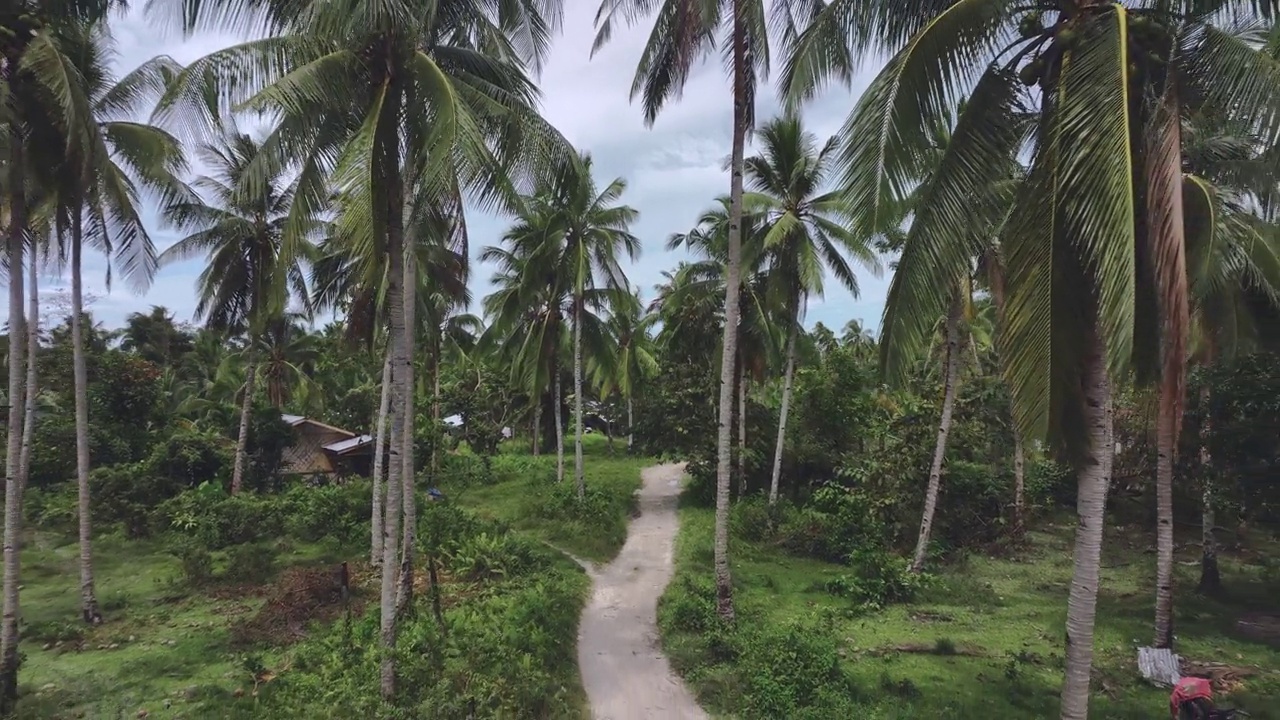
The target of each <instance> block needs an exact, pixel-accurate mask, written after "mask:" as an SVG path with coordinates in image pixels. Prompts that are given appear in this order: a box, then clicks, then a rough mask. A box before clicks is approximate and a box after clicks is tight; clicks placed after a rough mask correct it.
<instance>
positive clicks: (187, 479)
mask: <svg viewBox="0 0 1280 720" xmlns="http://www.w3.org/2000/svg"><path fill="white" fill-rule="evenodd" d="M228 445H229V443H228V441H227V439H226V438H223V437H219V436H218V435H215V434H213V433H210V432H205V431H201V430H178V431H176V432H174V433H173V434H172V435H170V436H169V437H168V438H166V439H164V440H163V441H162V442H159V443H157V444H156V445H155V446H154V447H153V448H152V450H151V454H150V455H149V456H148V457H147V464H148V466H149V467H150V470H151V472H153V473H155V474H156V475H157V476H159V477H162V478H165V479H168V480H170V481H172V482H173V484H174V485H176V486H178V487H183V488H191V487H195V486H196V485H199V484H200V483H202V482H206V481H221V480H224V479H226V478H227V477H229V474H230V470H231V462H232V457H231V451H232V450H233V449H234V448H233V447H228Z"/></svg>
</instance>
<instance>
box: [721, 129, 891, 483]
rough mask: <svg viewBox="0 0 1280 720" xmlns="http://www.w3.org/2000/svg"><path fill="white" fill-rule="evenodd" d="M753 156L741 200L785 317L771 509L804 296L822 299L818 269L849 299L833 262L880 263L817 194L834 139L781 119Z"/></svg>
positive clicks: (841, 211) (844, 277) (839, 198)
mask: <svg viewBox="0 0 1280 720" xmlns="http://www.w3.org/2000/svg"><path fill="white" fill-rule="evenodd" d="M760 143H761V154H759V155H756V156H753V157H750V158H747V160H746V172H747V183H748V185H749V186H750V187H751V190H752V191H753V192H750V193H748V194H747V195H746V197H745V198H744V202H745V203H746V206H747V208H748V210H749V211H750V212H751V213H752V214H762V215H763V216H764V217H763V219H762V220H761V223H762V226H763V227H762V228H761V232H763V233H764V238H763V244H764V247H763V250H764V252H766V253H768V254H769V255H770V256H771V262H773V263H774V264H775V265H776V266H777V269H776V271H775V272H774V273H772V278H773V279H774V280H776V281H777V282H778V288H777V291H776V292H777V293H778V294H779V296H780V301H779V302H780V303H781V305H782V307H783V308H784V312H785V313H786V318H785V319H784V320H783V324H784V327H785V328H786V332H787V346H786V353H785V360H784V362H785V363H786V369H785V370H784V372H783V385H782V406H781V408H780V409H779V412H778V440H777V444H776V446H775V449H774V452H773V474H772V475H771V477H770V481H769V504H770V505H773V504H775V503H777V501H778V480H779V478H780V477H781V475H782V449H783V446H784V444H785V442H786V437H787V410H788V408H789V406H790V404H791V390H792V379H793V377H794V375H795V367H796V337H797V336H798V335H799V334H800V321H801V320H802V319H803V317H804V314H805V309H806V306H807V305H808V300H809V297H810V296H813V295H817V296H819V297H821V296H822V291H823V283H822V274H823V267H824V266H826V267H829V268H830V269H831V271H832V272H833V273H834V274H835V276H836V279H837V280H839V281H840V283H841V284H842V285H844V286H845V288H847V289H848V290H849V291H850V292H851V293H853V295H854V296H855V297H857V294H858V281H857V278H856V277H855V276H854V274H853V269H852V268H850V267H849V263H848V261H847V260H845V258H844V256H843V255H842V254H841V250H844V251H845V252H848V253H849V254H850V255H852V256H853V257H854V258H855V259H857V260H858V261H859V262H861V263H862V265H863V266H864V267H867V268H870V269H871V270H872V272H874V273H876V274H877V275H878V274H879V272H880V261H879V260H878V259H877V258H876V254H875V251H874V250H873V249H872V248H871V247H870V246H869V244H868V242H867V240H868V239H869V237H870V236H869V235H867V236H858V235H855V234H854V233H853V232H851V231H850V230H849V229H848V228H847V227H846V226H845V225H843V224H842V221H843V220H844V219H845V218H846V217H847V216H848V215H849V214H850V213H849V211H848V210H847V209H846V208H845V207H844V197H843V195H842V194H841V193H839V192H835V191H831V192H822V189H823V185H824V184H826V181H827V176H828V174H829V172H830V170H831V167H832V165H834V162H835V158H834V155H835V150H836V147H837V141H836V138H831V139H829V140H827V142H826V143H824V144H823V145H822V147H821V148H819V147H818V143H817V138H816V137H815V136H814V135H813V134H812V133H808V132H805V130H804V126H803V124H802V123H801V121H800V119H799V117H798V116H794V115H792V116H784V117H781V118H776V119H774V120H770V121H769V122H767V123H765V124H764V126H763V127H761V128H760Z"/></svg>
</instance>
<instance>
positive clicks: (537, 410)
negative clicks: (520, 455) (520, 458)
mask: <svg viewBox="0 0 1280 720" xmlns="http://www.w3.org/2000/svg"><path fill="white" fill-rule="evenodd" d="M541 432H542V393H541V392H539V393H537V395H536V396H535V397H534V398H533V456H534V457H538V456H539V455H541V454H542V443H540V442H538V441H539V440H540V438H539V437H538V436H539V433H541Z"/></svg>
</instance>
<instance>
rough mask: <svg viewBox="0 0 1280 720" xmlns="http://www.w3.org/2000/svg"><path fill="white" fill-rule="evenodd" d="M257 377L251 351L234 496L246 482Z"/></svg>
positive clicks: (243, 403) (237, 452)
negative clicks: (251, 412) (245, 473)
mask: <svg viewBox="0 0 1280 720" xmlns="http://www.w3.org/2000/svg"><path fill="white" fill-rule="evenodd" d="M250 342H252V340H250ZM257 375H258V365H257V363H256V362H254V357H253V354H252V351H250V355H249V365H248V367H246V368H245V372H244V400H241V401H240V433H239V434H238V435H237V436H236V461H235V467H234V469H233V470H232V471H231V494H232V495H235V494H236V493H238V492H240V486H241V485H242V484H243V482H244V454H245V448H246V447H247V446H248V444H249V413H250V411H251V410H252V409H253V388H254V381H255V380H257Z"/></svg>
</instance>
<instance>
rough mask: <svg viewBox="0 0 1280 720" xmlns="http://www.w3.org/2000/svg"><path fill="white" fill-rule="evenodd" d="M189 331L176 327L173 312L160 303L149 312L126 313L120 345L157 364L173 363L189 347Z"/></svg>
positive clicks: (168, 364) (190, 339)
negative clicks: (127, 315) (127, 314)
mask: <svg viewBox="0 0 1280 720" xmlns="http://www.w3.org/2000/svg"><path fill="white" fill-rule="evenodd" d="M191 342H192V338H191V335H190V333H188V332H186V331H184V330H183V329H182V328H179V327H178V324H177V323H176V322H175V321H174V317H173V313H172V312H170V311H169V309H168V308H166V307H164V306H162V305H152V306H151V312H147V313H142V312H135V313H130V314H129V317H127V318H125V324H124V327H123V328H122V329H121V331H120V349H121V350H124V351H126V352H133V353H137V354H138V355H140V356H141V357H142V358H144V359H146V360H149V361H150V362H153V363H155V364H156V365H158V366H160V367H167V366H170V365H174V364H175V363H177V362H178V361H179V359H180V358H181V357H182V356H183V355H185V354H186V353H187V352H188V351H189V350H190V349H191Z"/></svg>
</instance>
